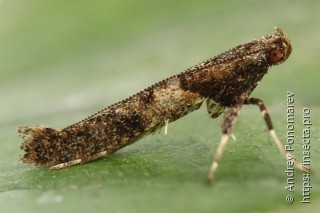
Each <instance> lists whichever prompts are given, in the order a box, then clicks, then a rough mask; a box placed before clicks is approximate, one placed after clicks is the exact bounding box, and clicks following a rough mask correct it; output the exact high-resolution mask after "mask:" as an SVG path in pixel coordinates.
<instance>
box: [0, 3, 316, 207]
mask: <svg viewBox="0 0 320 213" xmlns="http://www.w3.org/2000/svg"><path fill="white" fill-rule="evenodd" d="M319 9H320V3H319V1H315V0H305V1H298V0H280V1H276V0H270V1H254V0H246V1H232V2H231V1H222V0H221V1H169V0H162V1H147V0H135V1H131V0H129V1H119V0H118V1H116V0H108V1H98V0H90V1H88V0H81V1H79V0H78V1H75V0H69V1H62V0H55V1H49V0H27V1H26V0H0V100H1V101H0V152H1V158H0V212H36V211H38V212H44V211H45V212H71V211H73V212H76V211H77V212H88V211H92V210H94V211H101V212H302V211H303V212H318V210H319V208H320V204H319V201H320V188H319V185H320V184H319V183H320V178H319V171H320V165H319V163H320V157H319V156H320V145H319V138H320V133H319V125H320V122H319V116H320V108H319V105H320V99H319V98H318V96H319V92H318V90H319V89H318V87H319V76H320V75H319V70H318V68H319V52H320V42H319V38H320V30H319V20H320V15H319ZM274 26H279V27H281V28H283V30H284V31H285V32H286V33H287V34H288V36H289V37H290V39H291V40H292V45H293V53H292V56H291V57H290V58H289V60H288V61H287V62H286V63H284V64H282V65H280V66H277V67H273V68H272V69H271V70H270V72H269V74H268V75H267V76H266V77H265V78H264V80H263V81H262V82H261V84H260V85H259V87H258V88H257V89H256V90H255V91H254V93H253V96H255V97H259V98H261V99H263V100H265V103H266V105H267V107H268V109H269V111H270V114H271V116H272V118H273V121H274V125H275V128H276V130H277V132H278V134H279V136H280V138H281V139H282V141H283V142H285V141H286V137H285V136H286V131H287V130H286V127H287V126H286V93H287V91H291V92H294V94H295V115H296V119H295V131H296V143H295V146H294V147H295V152H294V154H295V155H296V156H297V157H298V158H299V159H301V158H302V140H301V136H302V129H303V125H302V118H301V116H302V109H303V108H304V107H308V108H310V110H311V120H312V122H313V126H312V128H311V130H312V134H311V141H312V143H311V148H312V150H311V155H312V158H311V162H312V166H313V168H314V169H315V170H318V173H315V174H314V175H312V179H311V183H312V186H313V188H312V189H311V204H304V205H303V204H301V203H300V200H301V189H302V188H301V187H302V174H301V173H300V172H298V171H296V172H295V188H294V190H295V193H294V194H293V195H294V197H295V202H294V203H293V204H291V205H289V204H287V203H286V202H285V196H286V195H287V194H291V193H288V192H286V191H285V189H284V187H285V186H286V175H285V172H284V171H285V169H286V162H285V160H284V159H283V158H282V156H280V155H279V154H278V151H277V148H276V146H275V145H274V143H273V142H272V140H271V138H270V137H269V135H268V133H267V131H266V127H265V125H264V122H263V120H262V119H261V116H260V112H259V110H258V109H257V108H256V107H254V106H246V107H244V108H243V111H242V113H241V115H240V118H239V120H238V123H237V125H236V127H235V129H234V134H235V135H236V137H237V140H235V141H234V140H230V142H229V144H228V147H227V148H226V151H225V154H224V156H223V159H222V161H221V164H220V167H219V169H218V174H217V177H216V182H215V184H214V185H213V186H212V187H206V186H205V185H204V180H205V177H206V175H207V172H208V169H209V166H210V163H211V161H212V159H213V152H214V150H215V149H216V147H217V144H218V142H219V139H220V125H219V122H220V120H221V117H220V118H218V119H215V120H210V119H208V117H207V113H206V110H205V108H204V107H202V108H201V109H200V110H198V111H197V112H194V113H192V114H190V115H188V116H186V117H185V118H182V119H180V120H178V121H176V122H174V123H172V124H170V125H169V131H168V135H166V136H165V135H164V134H163V131H162V132H161V133H160V134H155V135H151V136H148V137H146V138H144V139H142V140H141V141H140V142H138V143H136V144H133V145H131V146H129V147H126V148H124V149H123V150H120V151H119V152H117V153H116V154H115V155H113V156H111V157H109V158H105V159H101V160H98V161H95V162H92V163H88V164H84V165H79V166H74V167H70V168H66V169H63V170H58V171H49V170H47V169H44V168H36V167H34V166H30V165H26V164H23V163H21V162H19V161H18V159H19V156H20V155H21V151H20V149H19V145H20V143H21V140H20V138H19V137H18V134H17V132H16V129H17V127H18V126H19V125H27V124H28V125H36V124H42V125H48V126H51V127H55V128H63V127H65V126H67V125H69V124H72V123H74V122H76V121H78V120H80V119H82V118H84V117H86V116H88V115H90V114H92V113H93V112H95V111H97V110H99V109H101V108H103V107H105V106H107V105H110V104H112V103H114V102H116V101H119V100H121V99H123V98H126V97H128V96H129V95H132V94H133V93H135V92H137V91H139V90H141V89H143V88H144V87H146V86H149V85H151V84H153V83H155V82H157V81H159V80H162V79H163V78H166V77H169V76H170V75H173V74H176V73H178V72H180V71H182V70H184V69H185V68H188V67H190V66H193V65H194V64H196V63H199V62H201V61H203V60H205V59H207V58H209V57H212V56H214V55H216V54H218V53H221V52H223V51H225V50H227V49H229V48H231V47H233V46H235V45H238V44H240V43H243V42H246V41H248V40H251V39H255V38H257V37H260V36H262V35H264V34H266V33H272V32H273V31H274V30H273V27H274Z"/></svg>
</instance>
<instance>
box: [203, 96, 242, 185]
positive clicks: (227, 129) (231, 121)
mask: <svg viewBox="0 0 320 213" xmlns="http://www.w3.org/2000/svg"><path fill="white" fill-rule="evenodd" d="M242 105H243V101H242V102H241V103H240V104H239V105H237V106H235V107H233V108H231V109H229V111H228V112H227V113H226V115H225V116H224V118H223V120H222V124H221V127H222V136H221V139H220V143H219V145H218V148H217V151H216V153H215V156H214V160H213V161H212V164H211V167H210V170H209V174H208V177H207V183H208V184H210V183H211V182H212V180H213V178H214V176H215V174H216V170H217V168H218V165H219V162H220V160H221V157H222V154H223V150H224V147H225V146H226V144H227V142H228V139H229V136H230V134H231V131H232V129H233V126H234V125H235V123H236V121H237V118H238V116H239V113H240V110H241V107H242Z"/></svg>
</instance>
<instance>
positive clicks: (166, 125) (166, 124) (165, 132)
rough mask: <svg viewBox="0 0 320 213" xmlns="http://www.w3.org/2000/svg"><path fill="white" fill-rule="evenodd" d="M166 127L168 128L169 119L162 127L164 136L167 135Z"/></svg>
mask: <svg viewBox="0 0 320 213" xmlns="http://www.w3.org/2000/svg"><path fill="white" fill-rule="evenodd" d="M168 126H169V119H167V120H165V126H164V134H165V135H167V132H168Z"/></svg>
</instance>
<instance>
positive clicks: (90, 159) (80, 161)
mask: <svg viewBox="0 0 320 213" xmlns="http://www.w3.org/2000/svg"><path fill="white" fill-rule="evenodd" d="M107 155H108V153H107V151H102V152H99V153H98V154H96V155H94V156H92V157H90V158H89V159H76V160H72V161H68V162H65V163H60V164H57V165H54V166H51V167H50V169H62V168H65V167H69V166H73V165H76V164H80V163H85V162H88V161H92V160H96V159H98V158H102V157H105V156H107Z"/></svg>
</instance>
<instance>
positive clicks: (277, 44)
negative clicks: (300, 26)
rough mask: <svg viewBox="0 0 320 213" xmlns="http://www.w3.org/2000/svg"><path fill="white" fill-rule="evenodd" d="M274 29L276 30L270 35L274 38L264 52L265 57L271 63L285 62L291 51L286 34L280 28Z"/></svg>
mask: <svg viewBox="0 0 320 213" xmlns="http://www.w3.org/2000/svg"><path fill="white" fill-rule="evenodd" d="M275 29H276V32H275V33H274V34H273V35H272V36H274V38H275V39H274V40H273V42H272V45H271V49H270V50H269V51H267V53H266V58H267V60H268V62H269V63H270V64H272V65H277V64H281V63H283V62H285V61H286V60H287V58H288V57H289V56H290V54H291V51H292V47H291V42H290V40H289V38H288V36H287V35H286V34H285V33H284V32H283V31H282V30H281V29H280V28H275Z"/></svg>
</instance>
